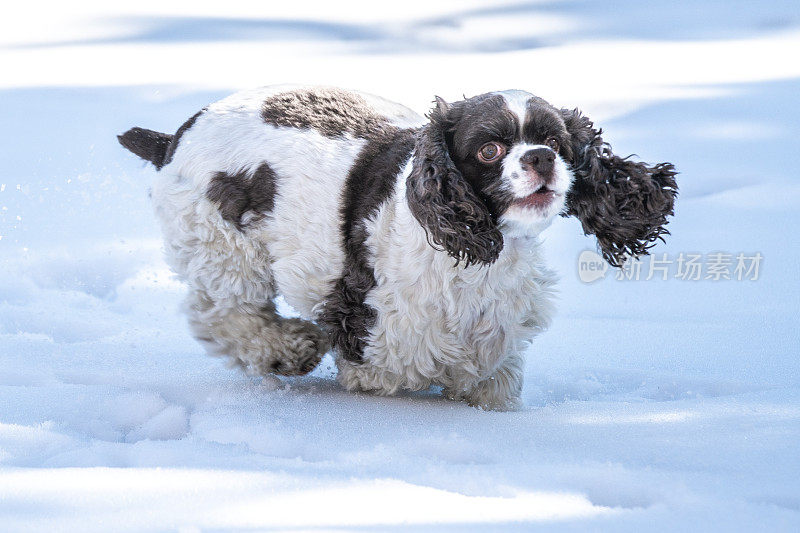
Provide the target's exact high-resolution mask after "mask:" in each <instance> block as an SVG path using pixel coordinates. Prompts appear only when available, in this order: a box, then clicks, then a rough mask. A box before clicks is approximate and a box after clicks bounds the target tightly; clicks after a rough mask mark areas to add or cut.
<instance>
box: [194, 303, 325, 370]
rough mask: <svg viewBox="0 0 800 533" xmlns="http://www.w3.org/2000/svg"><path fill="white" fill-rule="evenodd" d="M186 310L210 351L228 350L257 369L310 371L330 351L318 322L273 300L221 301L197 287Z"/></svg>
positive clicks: (227, 353) (242, 363)
mask: <svg viewBox="0 0 800 533" xmlns="http://www.w3.org/2000/svg"><path fill="white" fill-rule="evenodd" d="M186 310H187V314H188V316H189V325H190V327H191V329H192V332H193V333H194V335H195V337H196V338H197V339H198V340H199V341H201V342H202V343H203V344H204V345H205V347H206V349H207V350H208V352H209V353H211V354H213V355H224V356H228V357H230V358H231V359H232V360H233V362H235V363H236V364H238V365H240V366H242V367H244V368H245V369H246V370H247V371H249V372H251V373H254V374H260V375H266V374H270V373H273V374H282V375H284V376H294V375H302V374H307V373H308V372H310V371H311V370H313V369H314V368H315V367H316V366H317V364H318V363H319V362H320V360H321V359H322V356H323V355H324V354H325V352H326V351H328V346H329V345H328V338H327V336H326V335H325V333H323V332H322V330H321V329H320V328H318V327H317V326H316V324H314V323H312V322H309V321H306V320H301V319H299V318H283V317H281V316H280V315H278V313H277V311H276V309H275V305H274V304H273V303H272V302H271V301H270V302H268V303H267V304H265V305H262V306H255V305H252V304H242V303H238V304H237V305H230V304H221V303H219V302H214V301H213V300H212V299H211V298H210V297H209V296H208V294H207V293H206V292H204V291H202V290H197V289H195V290H192V291H191V292H190V294H189V297H188V298H187V300H186Z"/></svg>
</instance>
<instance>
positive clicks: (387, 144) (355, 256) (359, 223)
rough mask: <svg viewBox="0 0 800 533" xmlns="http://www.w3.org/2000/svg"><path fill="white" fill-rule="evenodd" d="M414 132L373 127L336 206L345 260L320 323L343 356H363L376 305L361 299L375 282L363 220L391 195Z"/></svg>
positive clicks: (358, 359) (411, 143)
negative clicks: (376, 129)
mask: <svg viewBox="0 0 800 533" xmlns="http://www.w3.org/2000/svg"><path fill="white" fill-rule="evenodd" d="M415 137H416V130H414V129H404V130H400V129H398V128H395V127H386V128H383V129H382V130H380V131H379V132H378V133H374V134H373V135H372V136H371V137H370V138H369V140H368V142H367V144H366V146H364V148H363V149H362V151H361V153H360V154H359V156H358V159H357V160H356V162H355V164H354V165H353V168H351V169H350V173H349V175H348V177H347V182H346V183H345V188H344V195H343V198H342V207H341V216H342V228H341V230H342V240H343V245H344V251H345V264H344V269H343V272H342V277H341V278H340V279H339V281H338V282H337V283H336V286H335V287H334V289H333V292H332V293H331V294H330V295H329V296H328V298H327V300H326V303H325V309H324V310H323V312H322V314H321V316H320V318H319V323H320V324H322V325H323V326H324V327H325V329H326V330H327V331H328V334H329V336H330V340H331V344H332V346H334V347H335V348H336V349H337V350H338V352H339V355H340V356H341V357H344V358H345V359H346V360H348V361H353V362H360V361H361V360H362V356H363V353H364V344H365V342H366V336H367V332H368V330H369V329H370V328H371V327H372V326H373V325H374V323H375V318H376V312H375V310H374V309H372V308H371V307H369V306H368V305H367V304H365V303H364V299H365V298H366V296H367V293H368V292H369V291H370V290H371V289H372V288H373V287H374V286H375V274H374V271H373V268H372V266H371V265H370V261H369V253H368V250H367V247H366V244H365V242H366V239H367V230H366V228H365V226H364V222H365V220H366V219H368V218H369V217H370V216H373V215H374V214H375V213H376V212H377V211H378V208H379V207H380V206H381V204H382V203H383V202H384V201H386V200H387V199H388V198H389V197H390V196H391V194H392V191H393V190H394V185H395V180H396V178H397V174H398V173H399V172H400V171H401V170H402V167H403V165H404V164H405V163H406V161H407V160H408V157H409V155H410V154H411V151H412V150H413V149H414V143H415Z"/></svg>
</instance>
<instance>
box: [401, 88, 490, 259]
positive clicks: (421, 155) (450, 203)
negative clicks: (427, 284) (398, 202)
mask: <svg viewBox="0 0 800 533" xmlns="http://www.w3.org/2000/svg"><path fill="white" fill-rule="evenodd" d="M461 112H462V110H461V107H460V105H459V104H453V105H450V104H448V103H447V102H445V101H444V100H442V99H441V98H439V97H438V96H437V97H436V107H434V108H433V110H432V111H431V113H430V115H429V116H430V123H429V124H427V125H426V126H425V127H424V128H423V129H422V130H421V131H420V133H419V136H418V138H417V143H416V146H415V148H414V157H413V164H412V169H411V174H409V176H408V179H407V180H406V198H407V200H408V206H409V208H410V210H411V213H412V214H413V215H414V217H415V218H416V219H417V221H418V222H419V223H420V225H422V227H423V228H424V229H425V233H426V235H427V238H428V242H429V243H430V244H431V246H433V247H435V248H438V249H444V250H445V251H446V252H447V254H448V255H450V256H451V257H453V258H454V259H455V260H456V264H458V263H459V262H461V261H464V263H465V266H469V265H472V264H490V263H493V262H494V261H495V260H496V259H497V257H498V256H499V255H500V251H501V250H502V249H503V235H502V234H501V233H500V230H499V229H498V228H497V224H496V223H495V221H494V219H493V218H492V216H491V214H490V213H489V209H488V208H487V207H486V204H484V203H483V201H481V199H480V198H479V197H478V194H477V193H476V192H475V191H474V190H473V188H472V186H471V185H470V184H469V183H468V182H467V180H465V179H464V176H462V175H461V172H459V170H458V168H456V165H455V163H453V160H452V159H451V157H450V152H449V150H448V147H447V138H448V137H451V136H452V134H451V133H452V129H453V128H454V127H455V125H456V124H457V122H458V117H459V116H460V115H461Z"/></svg>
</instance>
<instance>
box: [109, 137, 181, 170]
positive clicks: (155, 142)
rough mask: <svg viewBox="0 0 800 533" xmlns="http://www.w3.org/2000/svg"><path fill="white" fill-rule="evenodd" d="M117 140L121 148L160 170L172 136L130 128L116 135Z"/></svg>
mask: <svg viewBox="0 0 800 533" xmlns="http://www.w3.org/2000/svg"><path fill="white" fill-rule="evenodd" d="M117 140H118V141H119V143H120V144H121V145H122V146H124V147H125V148H127V149H128V150H130V151H131V152H133V153H134V154H136V155H138V156H139V157H141V158H142V159H144V160H145V161H150V162H151V163H153V164H154V165H155V166H156V169H158V170H161V167H163V166H164V158H165V157H166V154H167V150H168V149H169V145H170V143H171V142H172V135H169V134H166V133H161V132H158V131H153V130H147V129H144V128H131V129H129V130H128V131H126V132H125V133H123V134H122V135H117Z"/></svg>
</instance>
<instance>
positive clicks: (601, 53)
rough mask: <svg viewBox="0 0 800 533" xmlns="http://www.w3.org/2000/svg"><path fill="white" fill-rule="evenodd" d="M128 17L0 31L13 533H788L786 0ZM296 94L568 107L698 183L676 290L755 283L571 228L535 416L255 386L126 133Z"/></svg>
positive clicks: (793, 24) (532, 374) (56, 11)
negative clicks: (744, 268) (222, 353)
mask: <svg viewBox="0 0 800 533" xmlns="http://www.w3.org/2000/svg"><path fill="white" fill-rule="evenodd" d="M115 4H116V3H114V2H98V1H95V2H77V3H69V2H68V3H64V4H63V5H50V3H44V2H35V1H30V2H25V3H22V4H21V5H17V6H16V7H15V8H14V9H16V11H10V9H11V8H4V9H5V11H4V16H3V17H2V20H0V65H2V76H0V121H1V123H2V127H1V128H0V169H1V170H0V530H2V531H14V530H28V529H38V530H44V531H56V530H71V531H91V530H99V531H108V530H114V531H122V530H176V529H180V530H185V531H196V530H232V529H259V530H260V529H264V530H276V529H277V530H282V529H288V530H292V531H296V530H308V529H311V530H319V529H326V530H337V531H339V530H342V529H345V530H358V531H372V530H395V529H401V528H409V529H417V530H429V529H432V528H434V527H435V528H436V529H448V528H449V529H452V530H457V531H462V530H467V529H472V530H476V531H477V530H481V531H482V530H485V529H492V530H515V529H526V530H527V529H537V528H539V529H542V530H547V531H552V530H556V531H558V530H572V531H585V530H601V529H602V530H626V531H642V530H648V531H687V530H693V531H710V530H720V531H732V530H741V531H756V530H759V531H797V530H799V529H800V339H799V338H798V318H797V315H798V307H799V305H798V302H799V301H800V280H798V277H799V276H800V268H798V267H799V266H800V245H798V244H797V239H796V237H794V227H795V226H796V224H797V219H798V216H799V215H800V181H798V179H800V176H798V172H797V170H796V159H797V158H798V152H799V149H798V146H797V139H798V138H800V61H798V60H797V58H798V57H800V7H798V4H797V2H796V0H785V1H772V2H752V1H741V0H727V1H723V0H702V1H700V0H695V1H691V0H679V1H676V0H671V1H663V2H658V3H657V4H656V3H654V2H640V1H638V0H624V1H620V2H593V1H589V0H585V1H583V0H571V1H539V2H531V3H524V4H523V3H508V4H487V3H485V2H479V1H464V0H460V1H445V2H436V3H434V2H422V1H404V2H396V3H388V4H387V5H386V6H381V5H380V3H376V2H369V3H367V2H364V3H356V2H351V3H347V2H345V3H342V2H308V1H305V2H282V3H271V2H264V3H260V4H259V5H255V4H256V3H254V2H244V1H233V0H229V1H227V2H221V3H214V5H213V6H205V5H202V4H203V3H190V2H163V1H159V2H155V1H149V0H148V1H139V2H135V3H129V5H126V6H125V7H119V6H117V5H115ZM198 4H201V5H198ZM376 6H380V8H379V10H380V12H378V8H377V7H376ZM282 82H312V83H324V84H335V85H343V86H349V87H356V88H360V89H363V90H367V91H370V92H373V93H377V94H381V95H384V96H386V97H389V98H392V99H395V100H398V101H401V102H404V103H406V104H408V105H410V106H411V107H413V108H415V109H417V110H418V111H420V112H424V111H425V110H426V109H427V108H428V106H429V104H430V101H431V100H432V97H433V95H434V94H439V95H441V96H443V97H445V98H447V99H456V98H459V97H460V96H461V95H462V94H466V95H472V94H477V93H479V92H483V91H487V90H498V89H505V88H512V87H514V88H522V89H526V90H530V91H532V92H535V93H537V94H539V95H541V96H543V97H545V98H547V99H548V100H550V101H551V102H552V103H554V104H556V105H560V106H565V107H573V106H578V107H581V108H582V109H584V111H586V112H587V114H588V115H589V116H591V117H592V118H594V119H595V120H596V122H598V123H599V124H600V125H602V126H603V128H604V129H605V130H606V132H607V134H606V136H605V137H606V139H607V140H609V141H610V142H611V143H612V144H613V146H614V148H615V151H616V152H617V153H631V152H635V153H637V154H638V155H639V156H640V157H641V158H643V159H645V160H647V161H651V162H657V161H665V160H669V161H673V162H674V163H675V164H676V166H677V167H678V168H679V169H680V170H681V172H682V173H681V175H680V177H679V183H680V186H681V191H682V192H681V196H680V198H679V204H678V208H677V213H676V216H675V218H674V221H673V222H672V223H671V224H670V228H671V230H672V233H673V235H672V236H671V237H669V238H668V239H667V243H666V244H665V245H660V246H659V247H658V248H656V249H655V252H656V254H657V257H658V258H662V254H664V253H666V254H667V260H668V261H673V263H672V264H671V265H669V266H670V271H669V272H668V275H669V276H670V277H673V276H674V275H675V274H676V273H677V259H678V257H679V256H680V254H681V253H683V254H684V256H687V254H692V253H694V254H702V256H703V257H702V259H703V261H704V263H705V265H704V266H706V267H708V266H709V262H710V259H709V256H708V254H713V253H716V252H724V253H728V254H733V258H732V260H733V264H732V265H731V267H730V270H731V273H732V274H733V273H734V272H733V271H734V267H735V264H736V255H737V254H739V253H743V254H745V256H747V257H752V256H754V255H755V254H756V253H760V254H761V256H762V257H763V260H762V261H761V263H760V269H759V273H758V279H757V280H749V279H744V280H741V281H740V280H737V279H735V278H736V276H735V275H733V276H732V277H733V278H734V279H731V280H720V281H713V280H700V281H690V280H681V279H670V280H669V281H662V280H661V279H651V280H649V281H646V280H645V279H644V278H646V277H647V275H648V274H649V271H648V269H649V266H650V263H649V262H645V265H644V267H643V270H642V279H641V280H639V281H633V280H627V281H619V280H616V279H614V278H615V274H614V272H608V273H607V274H606V279H604V280H602V281H597V282H595V283H591V284H587V283H583V282H581V281H580V279H579V276H578V270H577V267H578V256H579V254H580V252H581V251H583V250H587V249H593V243H592V241H591V239H589V238H586V237H583V236H582V235H581V232H580V228H579V224H578V222H577V221H576V220H573V219H561V220H558V221H557V222H556V223H555V224H554V226H553V227H552V228H551V229H550V230H548V233H547V246H548V253H549V255H550V259H551V262H552V264H553V266H554V267H555V268H557V269H558V270H559V271H560V273H561V277H562V281H561V285H560V287H561V296H560V304H559V310H560V312H559V315H558V316H557V318H556V321H555V324H554V325H553V327H552V328H551V329H550V330H549V331H548V332H547V333H545V334H544V335H542V336H541V337H540V338H538V339H537V340H536V341H535V342H534V344H533V345H532V347H531V349H530V351H529V354H528V363H527V371H526V384H525V389H524V393H523V394H524V400H525V405H526V407H525V409H523V410H522V411H519V412H512V413H496V412H484V411H480V410H476V409H472V408H470V407H467V406H466V405H464V404H458V403H453V402H449V401H446V400H443V399H441V398H440V397H438V396H437V395H436V394H434V393H433V392H431V393H420V394H408V395H401V396H400V397H396V398H378V397H374V396H369V395H358V394H350V393H346V392H344V391H343V390H342V389H341V388H340V387H339V386H338V385H337V384H336V381H335V377H334V372H335V370H334V368H333V364H332V362H331V361H330V359H326V360H324V362H323V364H322V365H321V367H320V368H318V369H317V370H316V371H315V372H314V373H313V374H312V375H311V376H308V377H304V378H300V379H278V378H266V379H256V378H249V377H246V376H244V375H242V374H241V373H238V372H237V371H233V370H230V369H228V368H226V367H225V366H224V365H223V363H222V361H220V360H217V359H213V358H210V357H208V356H206V355H204V353H203V352H202V350H201V348H200V346H199V345H197V344H196V343H195V341H194V340H192V338H191V337H190V336H189V335H188V333H187V329H186V326H185V324H184V319H183V317H182V316H181V315H180V313H179V310H178V307H179V302H180V300H181V297H182V292H183V288H182V287H181V285H180V284H179V283H177V282H176V281H175V280H173V279H172V278H171V276H170V274H169V271H168V270H167V268H166V266H165V265H164V263H163V261H162V259H161V254H160V240H159V234H158V231H157V228H156V226H155V223H154V218H153V216H152V213H151V211H150V206H149V204H148V199H147V190H148V187H149V184H150V183H151V181H152V179H153V177H154V171H153V170H152V168H148V167H145V166H143V165H142V164H141V162H140V161H138V160H137V159H135V158H134V157H133V156H131V155H130V154H128V153H127V152H125V151H124V150H123V149H122V148H120V147H119V146H118V145H117V142H116V138H115V135H116V134H117V133H119V132H122V131H124V130H125V129H127V128H128V127H130V126H133V125H139V126H145V127H149V128H153V129H158V130H162V131H174V130H175V129H176V127H177V126H178V125H180V124H181V123H182V122H183V120H185V119H186V118H187V117H189V116H191V115H192V114H193V113H194V112H195V111H197V110H198V109H199V108H200V107H202V106H203V105H205V104H206V103H209V102H211V101H213V100H215V99H218V98H220V97H222V96H224V95H226V94H228V93H230V92H232V91H234V90H236V89H239V88H244V87H250V86H257V85H266V84H272V83H282ZM752 274H753V273H751V274H750V276H749V277H753V275H752ZM705 275H706V274H705V272H704V273H703V275H702V277H705ZM654 277H655V278H660V272H659V271H656V275H655V276H654ZM745 277H748V276H745Z"/></svg>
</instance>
